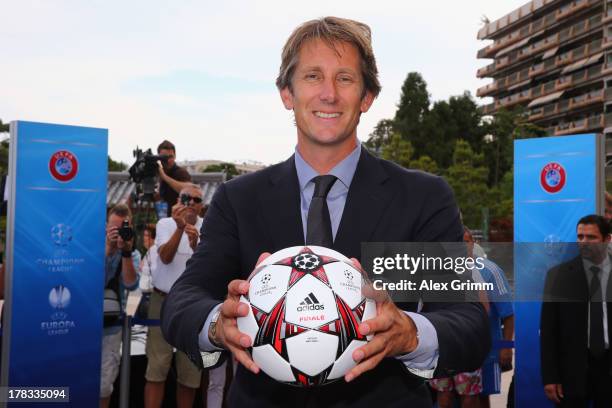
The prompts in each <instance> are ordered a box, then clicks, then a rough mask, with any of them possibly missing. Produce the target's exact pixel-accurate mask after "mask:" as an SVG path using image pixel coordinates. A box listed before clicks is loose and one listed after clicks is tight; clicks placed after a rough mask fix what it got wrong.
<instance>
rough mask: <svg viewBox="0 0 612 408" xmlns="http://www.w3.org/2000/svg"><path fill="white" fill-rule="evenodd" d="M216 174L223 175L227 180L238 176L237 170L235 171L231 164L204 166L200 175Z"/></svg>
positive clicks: (234, 166) (233, 165)
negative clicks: (220, 173) (221, 173)
mask: <svg viewBox="0 0 612 408" xmlns="http://www.w3.org/2000/svg"><path fill="white" fill-rule="evenodd" d="M216 172H223V173H225V175H226V176H227V179H228V180H231V179H233V178H234V177H236V176H238V175H239V174H240V173H239V172H238V169H236V165H235V164H233V163H219V164H211V165H209V166H206V168H205V169H204V170H202V173H216Z"/></svg>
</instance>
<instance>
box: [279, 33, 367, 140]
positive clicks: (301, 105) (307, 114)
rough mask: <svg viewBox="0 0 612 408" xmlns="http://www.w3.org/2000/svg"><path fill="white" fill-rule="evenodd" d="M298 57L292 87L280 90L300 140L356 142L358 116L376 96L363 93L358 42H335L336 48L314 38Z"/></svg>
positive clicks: (305, 45)
mask: <svg viewBox="0 0 612 408" xmlns="http://www.w3.org/2000/svg"><path fill="white" fill-rule="evenodd" d="M336 52H338V54H336ZM298 61H299V62H298V64H297V66H296V69H295V72H294V74H293V78H292V80H291V83H292V87H293V91H291V90H289V88H288V87H287V88H284V89H282V90H281V99H282V100H283V104H284V105H285V107H286V108H287V109H293V112H294V115H295V122H296V126H297V129H298V143H306V144H311V145H313V144H314V145H339V144H342V143H346V142H347V141H350V143H353V141H352V140H353V139H356V137H357V132H356V129H357V124H358V123H359V116H360V115H361V113H362V112H367V111H368V109H369V108H370V106H371V105H372V101H373V100H374V97H373V96H372V94H371V93H370V92H366V93H365V96H364V95H363V90H364V83H363V78H362V74H361V64H360V61H361V58H360V56H359V52H358V51H357V49H356V48H355V46H354V45H352V44H349V43H336V51H334V50H333V49H332V48H330V47H329V46H328V45H327V44H325V43H324V42H323V41H322V40H319V39H315V40H311V41H308V42H306V43H305V44H304V45H303V46H302V48H301V49H300V51H299V54H298ZM362 96H363V97H362Z"/></svg>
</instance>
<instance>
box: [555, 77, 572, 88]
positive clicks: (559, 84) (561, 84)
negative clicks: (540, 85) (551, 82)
mask: <svg viewBox="0 0 612 408" xmlns="http://www.w3.org/2000/svg"><path fill="white" fill-rule="evenodd" d="M573 82H574V81H573V79H572V77H571V76H566V77H561V78H559V79H557V80H556V81H555V91H561V90H563V89H567V88H569V87H570V86H572V84H573Z"/></svg>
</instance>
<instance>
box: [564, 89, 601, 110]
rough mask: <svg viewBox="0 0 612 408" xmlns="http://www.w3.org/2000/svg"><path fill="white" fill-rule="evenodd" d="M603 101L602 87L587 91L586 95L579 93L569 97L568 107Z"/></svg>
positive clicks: (578, 106)
mask: <svg viewBox="0 0 612 408" xmlns="http://www.w3.org/2000/svg"><path fill="white" fill-rule="evenodd" d="M603 101H604V91H603V89H600V90H598V91H593V92H589V93H588V94H586V95H580V96H576V97H574V98H572V99H570V101H569V108H570V109H578V108H582V107H584V106H588V105H592V104H595V103H603Z"/></svg>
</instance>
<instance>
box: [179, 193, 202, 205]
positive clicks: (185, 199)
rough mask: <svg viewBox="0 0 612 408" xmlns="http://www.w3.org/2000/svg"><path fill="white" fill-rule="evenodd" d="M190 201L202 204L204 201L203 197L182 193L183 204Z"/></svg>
mask: <svg viewBox="0 0 612 408" xmlns="http://www.w3.org/2000/svg"><path fill="white" fill-rule="evenodd" d="M189 201H193V202H194V203H196V204H200V203H201V202H202V197H193V196H190V195H189V194H181V204H183V205H187V204H188V203H189Z"/></svg>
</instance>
